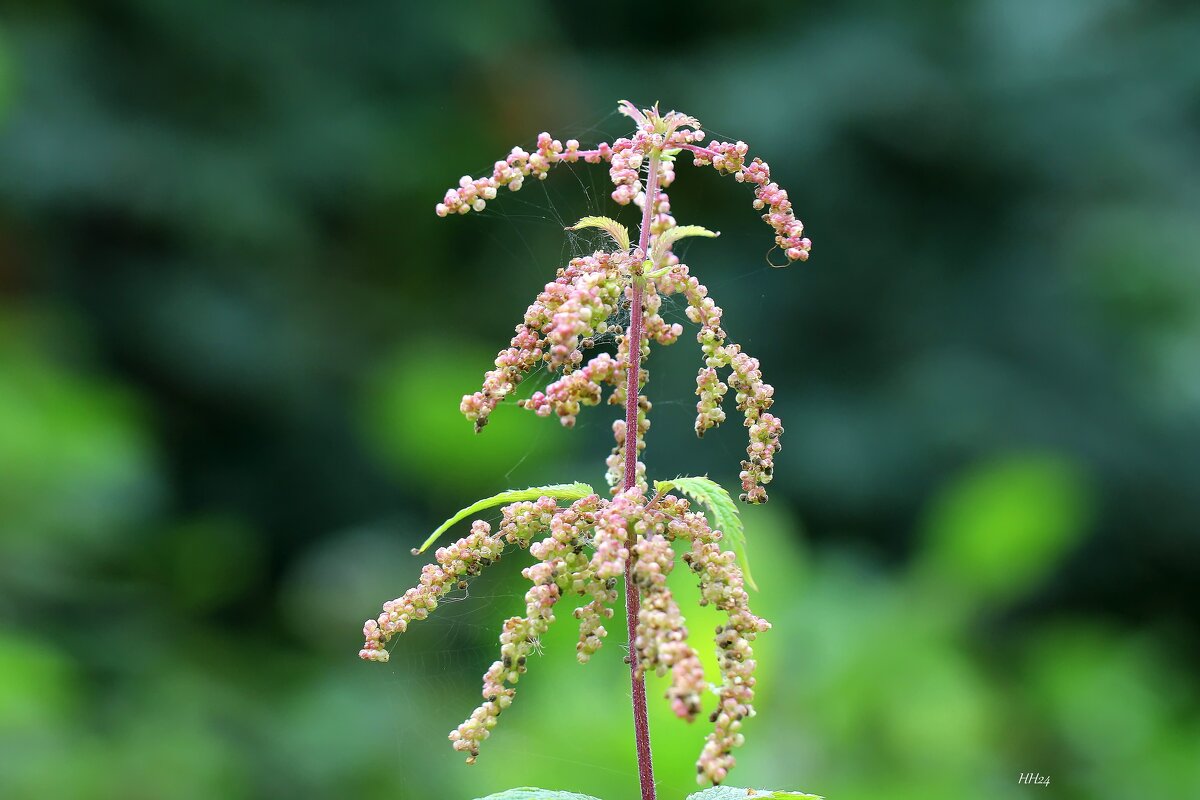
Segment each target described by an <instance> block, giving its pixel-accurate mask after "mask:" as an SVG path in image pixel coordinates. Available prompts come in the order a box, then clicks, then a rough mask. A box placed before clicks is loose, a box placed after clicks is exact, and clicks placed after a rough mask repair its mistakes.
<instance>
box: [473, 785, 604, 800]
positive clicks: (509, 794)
mask: <svg viewBox="0 0 1200 800" xmlns="http://www.w3.org/2000/svg"><path fill="white" fill-rule="evenodd" d="M477 800H596V798H595V797H592V796H591V795H589V794H577V793H575V792H560V791H556V790H554V789H535V788H533V787H532V786H522V787H520V788H517V789H508V790H506V791H503V792H500V793H499V794H489V795H488V796H487V797H480V798H477Z"/></svg>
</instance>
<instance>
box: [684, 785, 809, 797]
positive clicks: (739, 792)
mask: <svg viewBox="0 0 1200 800" xmlns="http://www.w3.org/2000/svg"><path fill="white" fill-rule="evenodd" d="M755 797H758V798H776V797H778V798H785V797H807V798H808V799H809V800H825V799H824V798H823V797H821V796H820V795H816V794H805V793H804V792H777V791H772V790H770V789H738V788H737V787H734V786H714V787H712V788H711V789H705V790H704V791H703V792H696V793H695V794H689V795H688V796H687V800H747V798H755Z"/></svg>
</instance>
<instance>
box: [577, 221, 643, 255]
mask: <svg viewBox="0 0 1200 800" xmlns="http://www.w3.org/2000/svg"><path fill="white" fill-rule="evenodd" d="M580 228H600V229H601V230H603V231H604V232H605V233H607V234H608V235H609V236H611V237H612V240H613V241H614V242H616V243H617V249H618V250H628V249H629V228H626V227H625V226H624V225H622V224H621V223H619V222H617V221H616V220H615V219H613V218H612V217H584V218H583V219H581V220H579V222H576V223H575V224H574V225H572V226H570V227H569V228H567V229H566V230H569V231H577V230H579V229H580Z"/></svg>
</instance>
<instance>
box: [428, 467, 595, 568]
mask: <svg viewBox="0 0 1200 800" xmlns="http://www.w3.org/2000/svg"><path fill="white" fill-rule="evenodd" d="M595 493H596V492H595V490H594V489H592V487H591V486H588V485H587V484H586V483H555V484H552V485H550V486H534V487H532V488H530V489H508V490H507V491H503V492H500V493H499V494H494V495H492V496H491V497H485V498H484V499H482V500H477V501H475V502H474V503H472V504H471V505H469V506H467V507H466V508H464V509H462V510H461V511H459V512H458V513H457V514H455V515H454V516H453V517H451V518H450V519H448V520H446V521H445V522H443V523H442V524H441V525H439V526H438V528H437V530H435V531H434V532H433V533H431V534H429V538H428V539H426V540H425V543H424V544H422V545H421V546H420V547H419V548H417V552H418V553H424V552H425V550H426V548H428V547H429V545H431V544H433V543H434V542H435V541H436V540H437V538H438V537H439V536H441V535H442V534H443V533H445V532H446V530H447V529H448V528H449V527H450V526H452V525H454V524H455V523H456V522H460V521H461V520H463V519H465V518H467V517H469V516H471V515H472V514H474V513H476V512H478V511H483V510H485V509H488V508H494V507H495V506H502V505H506V504H508V503H519V502H521V501H525V500H537V499H538V498H539V497H553V498H554V499H555V500H571V501H575V500H581V499H583V498H584V497H587V496H588V495H589V494H595Z"/></svg>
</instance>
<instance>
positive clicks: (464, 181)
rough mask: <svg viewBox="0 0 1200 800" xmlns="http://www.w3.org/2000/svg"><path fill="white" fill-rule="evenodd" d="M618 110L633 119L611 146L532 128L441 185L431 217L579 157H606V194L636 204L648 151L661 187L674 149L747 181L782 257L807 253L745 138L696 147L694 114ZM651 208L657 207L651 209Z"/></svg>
mask: <svg viewBox="0 0 1200 800" xmlns="http://www.w3.org/2000/svg"><path fill="white" fill-rule="evenodd" d="M618 110H619V111H620V112H621V113H622V114H624V115H626V116H628V117H630V118H631V119H633V120H634V122H636V123H637V130H636V131H635V132H634V134H633V135H632V136H630V137H622V138H620V139H617V140H616V141H614V142H613V143H612V144H611V145H609V144H608V143H606V142H601V143H600V144H599V145H598V146H597V147H596V148H595V149H593V150H580V149H579V142H578V141H576V140H574V139H570V140H568V141H567V143H566V145H565V146H564V145H563V143H562V142H560V141H559V140H558V139H555V138H553V137H552V136H551V135H550V134H549V133H545V132H543V133H540V134H538V137H537V147H536V149H535V150H534V151H533V152H532V153H529V152H526V151H525V150H523V149H521V148H520V147H514V148H513V149H512V151H511V152H510V153H509V154H508V156H506V157H505V158H504V160H502V161H497V162H496V163H495V165H494V167H493V169H492V174H491V175H490V176H485V177H482V178H471V176H469V175H464V176H463V177H462V178H461V179H460V180H459V182H458V187H457V188H453V189H449V190H447V192H446V194H445V196H444V197H443V198H442V202H440V203H438V204H437V206H436V208H435V210H436V212H437V214H438V216H440V217H445V216H448V215H450V214H466V213H467V212H469V211H483V210H484V208H485V207H486V206H487V201H489V200H492V199H494V198H495V197H496V193H497V190H498V189H500V188H502V187H508V189H509V190H511V191H514V192H515V191H518V190H519V189H520V188H521V187H522V186H523V185H524V183H525V179H526V178H528V177H530V176H533V177H535V178H537V179H539V180H542V179H545V177H546V175H547V174H548V173H549V171H550V169H551V168H552V167H553V166H555V165H556V164H561V163H575V162H577V161H578V160H579V159H583V160H584V161H586V162H588V163H593V164H595V163H600V162H607V163H608V165H609V178H610V179H611V180H612V182H613V185H614V186H615V187H616V188H615V189H614V190H613V193H612V198H613V200H614V201H615V202H617V203H618V204H620V205H628V204H629V203H632V202H636V203H638V204H639V205H640V204H641V203H642V202H643V198H644V196H645V192H644V187H643V184H642V178H641V169H642V167H643V165H644V164H645V163H646V162H647V161H648V160H649V157H650V154H651V153H652V152H657V153H659V154H661V155H662V158H661V159H659V186H660V187H662V188H666V187H668V186H670V185H671V183H672V181H674V179H675V162H674V155H675V154H676V153H678V152H680V151H688V152H690V153H691V154H692V156H693V159H692V163H693V164H695V165H696V166H707V165H712V166H713V167H714V168H715V169H716V170H717V171H718V172H719V173H721V174H722V175H732V176H734V179H735V180H737V181H738V182H739V183H744V182H749V183H751V184H753V185H754V186H755V189H754V196H755V199H754V207H755V208H756V209H758V210H760V211H764V210H765V213H763V215H762V216H763V219H764V220H765V221H766V222H767V223H768V224H769V225H770V226H771V227H772V228H773V229H774V230H775V243H776V244H777V245H778V246H779V247H780V248H781V249H782V250H783V252H784V255H785V256H787V258H788V260H789V261H807V260H808V255H809V251H810V250H811V249H812V242H811V241H810V240H809V239H807V238H805V237H804V224H803V223H802V222H800V220H798V219H796V215H795V213H794V212H793V210H792V203H791V200H789V199H788V194H787V192H786V191H785V190H783V189H781V188H780V187H779V184H777V183H774V182H772V180H771V168H770V166H769V165H768V164H767V163H766V162H765V161H763V160H762V159H759V158H755V159H753V160H752V161H751V162H750V163H749V164H747V163H746V156H747V154H748V152H749V147H748V145H747V144H746V143H745V142H736V143H733V142H721V141H717V140H712V141H710V142H709V144H708V146H707V147H703V146H701V145H700V142H703V141H704V138H705V137H704V131H702V130H700V123H699V121H697V120H696V119H695V118H693V117H689V116H687V115H686V114H681V113H679V112H677V111H670V112H667V113H666V114H663V113H660V112H659V110H658V106H657V105H656V106H654V107H653V108H644V109H639V108H636V107H635V106H634V105H633V104H632V103H630V102H628V101H622V102H621V103H620V104H619V105H618ZM661 202H662V200H660V203H661ZM668 208H669V205H668ZM655 213H656V214H657V213H659V212H658V209H656V210H655ZM663 213H665V212H663ZM656 232H657V231H656Z"/></svg>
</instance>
